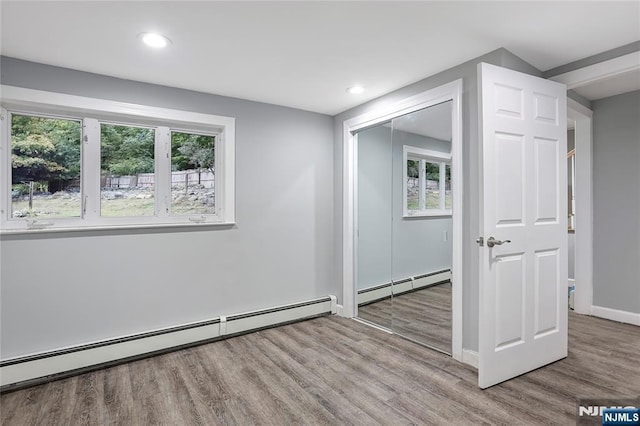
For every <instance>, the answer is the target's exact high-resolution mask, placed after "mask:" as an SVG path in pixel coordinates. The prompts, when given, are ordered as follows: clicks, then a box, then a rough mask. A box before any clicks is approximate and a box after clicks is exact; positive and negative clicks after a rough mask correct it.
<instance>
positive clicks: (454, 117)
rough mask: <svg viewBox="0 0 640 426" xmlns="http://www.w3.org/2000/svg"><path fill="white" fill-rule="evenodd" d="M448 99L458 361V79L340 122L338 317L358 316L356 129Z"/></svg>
mask: <svg viewBox="0 0 640 426" xmlns="http://www.w3.org/2000/svg"><path fill="white" fill-rule="evenodd" d="M446 101H452V112H451V125H452V129H451V130H452V134H451V135H452V137H451V155H452V160H451V180H452V182H451V186H452V190H453V214H452V221H453V238H452V243H453V257H452V265H451V283H452V286H451V288H452V290H451V293H452V295H451V310H452V323H451V354H452V357H453V358H454V359H456V360H459V361H462V315H463V311H462V286H463V284H462V265H463V264H464V263H463V250H462V247H463V235H462V231H463V229H462V225H463V222H462V217H463V205H462V200H463V190H464V188H463V185H462V176H463V171H462V164H463V163H462V79H458V80H455V81H452V82H450V83H447V84H444V85H442V86H439V87H436V88H433V89H430V90H427V91H424V92H422V93H419V94H417V95H414V96H411V97H408V98H405V99H402V100H399V101H396V102H392V103H389V104H386V105H382V106H380V107H379V108H375V109H373V110H372V111H369V112H367V113H364V114H361V115H358V116H356V117H352V118H350V119H348V120H345V121H344V122H343V137H342V143H343V174H342V191H343V194H342V195H343V198H342V254H343V259H342V283H343V288H342V309H341V310H339V312H340V311H341V315H342V316H345V317H348V318H353V317H356V316H357V312H358V306H357V303H356V300H357V298H356V292H357V289H356V285H355V283H356V282H357V281H356V271H357V267H356V266H357V265H356V262H357V250H358V246H357V229H358V223H357V214H358V212H357V202H356V201H357V195H358V194H357V191H358V182H357V170H358V164H357V158H358V155H357V137H356V135H355V133H356V132H357V131H359V130H362V129H365V128H368V127H371V126H375V125H376V124H380V123H383V122H386V121H389V120H391V119H393V118H395V117H399V116H401V115H405V114H409V113H411V112H415V111H418V110H420V109H423V108H427V107H430V106H433V105H437V104H439V103H442V102H446Z"/></svg>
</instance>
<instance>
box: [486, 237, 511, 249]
mask: <svg viewBox="0 0 640 426" xmlns="http://www.w3.org/2000/svg"><path fill="white" fill-rule="evenodd" d="M510 242H511V240H504V241H500V240H496V239H495V238H493V237H489V239H488V240H487V247H493V246H501V245H503V244H505V243H510Z"/></svg>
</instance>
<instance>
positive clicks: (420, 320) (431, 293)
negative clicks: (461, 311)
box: [358, 282, 451, 353]
mask: <svg viewBox="0 0 640 426" xmlns="http://www.w3.org/2000/svg"><path fill="white" fill-rule="evenodd" d="M358 316H359V317H360V318H362V319H365V320H367V321H370V322H372V323H374V324H377V325H380V326H382V327H385V328H388V329H390V330H392V331H393V332H394V333H397V334H400V335H401V336H404V337H408V338H410V339H413V340H417V341H418V342H421V343H425V344H427V345H430V346H433V347H435V348H438V349H441V350H443V351H445V352H448V353H451V283H450V282H447V283H443V284H438V285H434V286H431V287H427V288H424V289H422V290H417V291H412V292H409V293H403V294H400V295H398V296H394V297H393V298H389V299H384V300H380V301H378V302H374V303H369V304H368V305H364V306H360V307H359V308H358Z"/></svg>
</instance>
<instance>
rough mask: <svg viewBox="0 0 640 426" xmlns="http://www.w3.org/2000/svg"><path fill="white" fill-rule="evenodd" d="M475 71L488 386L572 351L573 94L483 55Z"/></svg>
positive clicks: (482, 357)
mask: <svg viewBox="0 0 640 426" xmlns="http://www.w3.org/2000/svg"><path fill="white" fill-rule="evenodd" d="M478 72H479V75H480V79H479V84H480V90H481V92H480V97H481V99H480V109H481V111H480V114H481V115H480V117H481V119H480V135H481V147H482V157H483V158H482V176H483V180H482V183H481V189H482V191H483V193H482V195H481V197H480V200H481V201H480V202H481V205H482V206H481V209H480V211H481V214H482V221H481V229H482V232H483V233H482V234H481V235H482V237H483V239H484V241H483V242H482V243H481V244H482V247H480V252H481V255H480V318H479V327H480V329H479V339H480V340H479V369H478V381H479V385H480V387H481V388H487V387H489V386H492V385H494V384H496V383H500V382H502V381H505V380H508V379H510V378H512V377H516V376H518V375H520V374H523V373H526V372H528V371H531V370H534V369H536V368H538V367H541V366H543V365H545V364H549V363H551V362H554V361H557V360H559V359H562V358H564V357H566V356H567V284H566V283H567V214H566V212H567V197H566V188H567V170H566V169H567V161H566V156H567V154H566V152H567V150H566V148H567V125H566V117H567V107H566V103H567V100H566V87H565V86H564V85H562V84H558V83H555V82H552V81H549V80H544V79H541V78H537V77H533V76H531V75H528V74H522V73H519V72H515V71H512V70H507V69H504V68H501V67H497V66H493V65H488V64H484V63H483V64H479V65H478ZM492 238H493V239H494V240H497V242H496V243H493V242H492V240H491V239H492ZM501 242H503V244H499V243H501Z"/></svg>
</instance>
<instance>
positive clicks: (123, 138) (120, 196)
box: [100, 124, 155, 216]
mask: <svg viewBox="0 0 640 426" xmlns="http://www.w3.org/2000/svg"><path fill="white" fill-rule="evenodd" d="M100 144H101V145H100V198H101V200H100V214H101V215H102V216H153V215H154V214H155V200H154V190H155V164H154V145H155V131H154V130H153V129H147V128H143V127H133V126H122V125H116V124H101V125H100Z"/></svg>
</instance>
